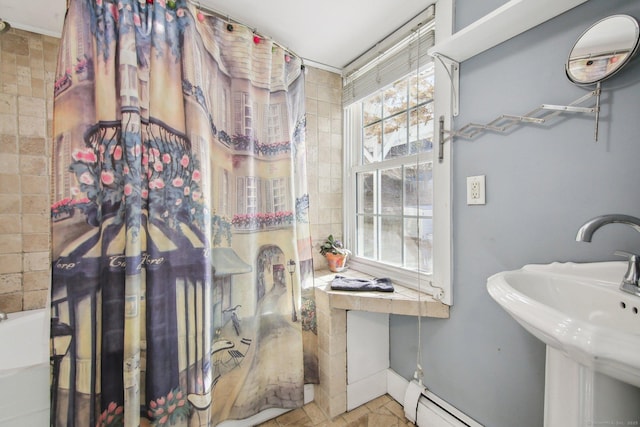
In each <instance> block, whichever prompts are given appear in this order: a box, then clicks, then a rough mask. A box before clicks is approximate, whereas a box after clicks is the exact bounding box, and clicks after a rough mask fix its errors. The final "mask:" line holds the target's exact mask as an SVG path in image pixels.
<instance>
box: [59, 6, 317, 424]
mask: <svg viewBox="0 0 640 427" xmlns="http://www.w3.org/2000/svg"><path fill="white" fill-rule="evenodd" d="M303 69H304V66H303V65H302V63H301V60H300V59H299V58H297V57H296V56H295V55H293V54H291V53H290V52H287V51H286V50H284V49H283V48H282V47H281V46H279V45H277V44H276V43H273V42H272V41H270V40H268V39H266V38H263V37H260V36H259V35H256V34H253V32H252V31H251V30H250V29H248V28H246V27H244V26H241V25H237V24H233V25H232V24H230V23H228V22H225V21H224V20H223V19H220V18H218V17H216V16H210V15H208V14H206V13H203V12H202V11H199V10H198V9H197V8H196V7H195V6H194V5H192V4H190V3H187V2H186V1H185V0H178V1H173V0H155V1H154V0H146V1H139V0H118V1H110V0H70V1H69V2H68V10H67V15H66V19H65V24H64V30H63V35H62V40H61V47H60V52H59V59H58V70H57V76H56V81H55V87H54V138H55V140H54V149H53V157H54V168H53V170H54V172H53V184H54V189H53V191H54V198H55V203H54V204H53V205H52V208H51V215H52V239H53V244H52V246H53V253H52V289H51V313H52V328H51V342H52V345H51V349H52V357H51V360H52V366H53V369H52V383H51V401H52V412H51V413H52V416H51V425H52V426H78V427H86V426H119V425H125V426H138V425H142V426H145V425H153V426H169V425H172V426H173V425H176V426H177V425H181V426H213V425H216V424H218V423H220V422H222V421H224V420H228V419H244V418H247V417H250V416H252V415H254V414H256V413H258V412H260V411H262V410H264V409H267V408H274V407H275V408H295V407H299V406H302V404H303V385H304V383H305V382H316V381H317V378H318V373H317V356H316V355H315V353H314V345H315V339H316V336H317V331H316V329H315V325H316V323H315V304H314V299H313V286H312V283H313V277H312V274H313V268H312V257H311V248H310V245H311V243H310V236H309V225H308V204H309V200H308V194H307V191H306V170H305V142H304V135H305V109H304V99H305V97H304V72H303Z"/></svg>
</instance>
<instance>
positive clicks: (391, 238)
mask: <svg viewBox="0 0 640 427" xmlns="http://www.w3.org/2000/svg"><path fill="white" fill-rule="evenodd" d="M380 221H381V227H380V261H384V262H386V263H389V264H394V265H398V266H401V265H402V253H403V251H402V245H403V242H404V237H403V229H402V219H401V218H400V217H383V218H381V220H380Z"/></svg>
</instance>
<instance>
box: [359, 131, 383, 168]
mask: <svg viewBox="0 0 640 427" xmlns="http://www.w3.org/2000/svg"><path fill="white" fill-rule="evenodd" d="M363 138H364V141H363V142H362V164H365V165H366V164H369V163H374V162H379V161H380V153H381V149H382V124H381V123H377V124H375V125H371V126H367V127H366V128H364V135H363Z"/></svg>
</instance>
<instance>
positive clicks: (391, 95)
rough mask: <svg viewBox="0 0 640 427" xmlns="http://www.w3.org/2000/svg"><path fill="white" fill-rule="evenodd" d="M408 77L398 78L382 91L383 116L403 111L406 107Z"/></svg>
mask: <svg viewBox="0 0 640 427" xmlns="http://www.w3.org/2000/svg"><path fill="white" fill-rule="evenodd" d="M407 83H408V79H406V78H404V79H402V80H398V81H397V82H395V83H394V84H392V85H391V86H390V87H388V88H387V89H385V91H384V109H383V115H384V117H389V116H390V115H392V114H396V113H399V112H401V111H405V110H406V109H407V97H408V92H407Z"/></svg>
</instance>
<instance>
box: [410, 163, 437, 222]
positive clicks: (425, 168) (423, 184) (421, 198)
mask: <svg viewBox="0 0 640 427" xmlns="http://www.w3.org/2000/svg"><path fill="white" fill-rule="evenodd" d="M432 209H433V172H432V170H431V165H430V164H429V163H421V164H419V165H412V166H406V167H405V170H404V215H405V216H412V217H417V216H427V217H431V216H432Z"/></svg>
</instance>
